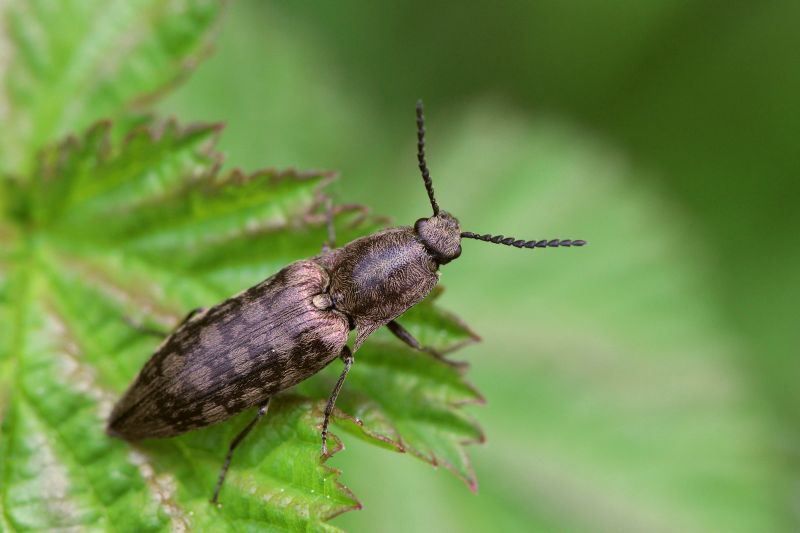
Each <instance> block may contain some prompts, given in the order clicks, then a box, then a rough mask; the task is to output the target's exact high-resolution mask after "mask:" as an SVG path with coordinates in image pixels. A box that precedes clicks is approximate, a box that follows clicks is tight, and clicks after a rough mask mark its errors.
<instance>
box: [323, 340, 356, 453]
mask: <svg viewBox="0 0 800 533" xmlns="http://www.w3.org/2000/svg"><path fill="white" fill-rule="evenodd" d="M339 357H341V358H342V361H344V369H343V370H342V373H341V374H340V375H339V381H337V382H336V386H335V387H333V392H332V393H331V397H330V398H328V405H326V406H325V418H323V419H322V455H327V454H328V422H330V419H331V412H333V406H334V405H335V404H336V397H337V396H339V391H340V390H342V385H343V384H344V378H346V377H347V373H348V372H350V367H351V366H353V361H354V359H353V352H351V351H350V348H349V347H347V346H345V347H344V349H343V350H342V354H341V355H340V356H339Z"/></svg>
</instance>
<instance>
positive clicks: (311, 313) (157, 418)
mask: <svg viewBox="0 0 800 533" xmlns="http://www.w3.org/2000/svg"><path fill="white" fill-rule="evenodd" d="M417 137H418V144H417V148H418V153H417V157H418V159H419V168H420V171H421V172H422V178H423V181H424V183H425V188H426V190H427V192H428V198H429V199H430V202H431V207H432V208H433V216H431V217H429V218H421V219H419V220H417V222H416V223H415V224H414V226H413V227H410V226H401V227H397V228H390V229H386V230H383V231H379V232H377V233H375V234H373V235H368V236H366V237H361V238H360V239H356V240H354V241H352V242H350V243H348V244H346V245H345V246H343V247H341V248H334V233H333V224H332V217H331V216H330V212H331V210H330V208H329V209H328V212H329V217H328V230H329V238H328V240H329V242H328V243H327V244H326V245H325V246H323V251H322V253H321V254H320V255H318V256H316V257H312V258H311V259H304V260H301V261H296V262H294V263H292V264H290V265H289V266H287V267H286V268H284V269H283V270H281V271H280V272H278V273H277V274H275V275H274V276H272V277H270V278H268V279H266V280H264V281H262V282H261V283H259V284H258V285H256V286H254V287H251V288H249V289H247V290H245V291H244V292H242V293H240V294H237V295H236V296H233V297H231V298H229V299H227V300H225V301H224V302H222V303H220V304H218V305H215V306H214V307H211V308H208V309H198V310H195V311H193V312H192V313H190V314H189V316H187V317H186V319H185V320H184V321H183V322H182V323H181V324H180V325H179V326H178V327H177V328H176V329H175V331H173V332H172V334H170V335H169V336H168V337H167V338H166V339H165V340H164V342H162V343H161V345H160V346H159V347H158V349H157V350H156V352H155V354H153V356H152V357H151V358H150V360H148V361H147V363H146V364H145V365H144V368H142V370H141V372H139V375H138V376H137V378H136V380H135V381H134V383H133V385H131V386H130V388H129V389H128V390H127V392H126V393H125V395H124V396H123V397H122V399H120V400H119V402H117V404H116V406H115V407H114V410H113V412H112V413H111V417H110V420H109V424H108V433H109V434H110V435H113V436H116V437H121V438H123V439H126V440H138V439H146V438H154V437H171V436H173V435H178V434H180V433H183V432H185V431H189V430H192V429H197V428H201V427H205V426H208V425H211V424H215V423H217V422H221V421H223V420H225V419H227V418H229V417H231V416H233V415H235V414H236V413H239V412H241V411H243V410H245V409H247V408H249V407H253V406H256V405H257V406H259V410H258V414H257V415H256V417H255V418H254V419H253V420H252V421H251V422H250V423H249V424H248V425H247V426H246V427H245V428H244V429H243V430H242V431H241V432H240V433H239V434H238V435H237V436H236V437H235V438H234V439H233V441H232V442H231V444H230V447H229V449H228V453H227V455H226V457H225V462H224V464H223V466H222V470H221V472H220V475H219V479H218V480H217V484H216V487H215V489H214V495H213V497H212V498H211V501H212V502H216V501H217V498H218V496H219V491H220V488H221V486H222V482H223V480H224V479H225V474H226V472H227V470H228V467H229V465H230V461H231V457H232V456H233V451H234V449H235V448H236V446H237V445H238V444H239V443H240V442H241V441H242V439H243V438H244V437H245V436H246V435H247V434H248V433H249V432H250V430H251V429H252V428H253V426H255V424H256V423H257V422H258V421H259V420H260V419H261V418H262V417H263V416H264V415H265V414H266V412H267V407H268V406H269V399H270V397H272V396H273V395H275V394H277V393H278V392H280V391H282V390H285V389H287V388H289V387H291V386H293V385H296V384H297V383H299V382H301V381H303V380H304V379H306V378H308V377H310V376H312V375H313V374H315V373H317V372H319V371H320V370H322V369H323V368H324V367H325V366H326V365H328V364H329V363H330V362H331V361H333V360H334V359H337V358H341V359H342V360H343V361H344V370H343V371H342V373H341V375H340V376H339V380H338V381H337V383H336V386H335V387H334V389H333V392H332V393H331V396H330V398H329V400H328V404H327V406H326V408H325V416H324V418H323V421H322V454H323V455H325V454H326V452H327V449H326V438H327V431H328V422H329V420H330V415H331V411H332V410H333V406H334V403H335V402H336V397H337V395H338V394H339V390H340V389H341V387H342V384H343V383H344V380H345V377H346V376H347V372H348V371H349V370H350V367H351V366H352V364H353V352H355V351H356V350H358V347H359V346H361V344H362V343H363V342H364V340H365V339H366V338H367V337H368V336H369V335H370V334H371V333H372V332H373V331H375V330H376V329H378V328H379V327H381V326H384V325H385V326H387V327H388V328H389V329H390V330H391V331H392V333H394V334H395V335H396V336H397V337H399V338H400V339H401V340H402V341H403V342H405V343H406V344H408V345H409V346H411V347H412V348H415V349H418V350H425V351H429V352H430V351H431V350H427V349H425V348H424V347H422V346H421V345H420V344H419V342H418V341H417V340H416V339H415V338H414V337H412V336H411V334H410V333H409V332H408V331H406V330H405V329H404V328H403V327H402V326H401V325H400V324H398V323H397V322H396V321H395V320H394V319H395V318H396V317H398V316H400V315H401V314H403V313H404V312H405V311H406V310H408V309H409V308H411V307H413V306H414V305H416V304H417V303H419V302H420V301H421V300H422V299H423V298H425V296H426V295H427V294H428V293H429V292H430V291H431V290H432V289H433V288H434V287H435V286H436V283H437V282H438V280H439V276H438V270H439V266H440V265H443V264H446V263H449V262H450V261H452V260H453V259H456V258H457V257H458V256H459V255H461V239H462V238H469V239H478V240H483V241H487V242H493V243H495V244H505V245H508V246H515V247H517V248H543V247H557V246H583V245H584V244H586V242H585V241H581V240H558V239H555V240H540V241H535V240H533V241H524V240H518V239H514V238H513V237H503V236H502V235H496V236H494V235H477V234H475V233H470V232H462V231H461V229H460V227H459V224H458V220H457V219H456V218H455V217H454V216H452V215H451V214H449V213H446V212H444V211H441V210H440V209H439V205H438V204H437V203H436V199H435V198H434V194H433V184H432V182H431V178H430V174H429V172H428V167H427V164H426V162H425V127H424V117H423V114H422V103H421V102H419V103H417ZM353 329H355V330H356V339H355V342H354V344H353V347H352V349H351V348H350V347H348V346H347V338H348V334H349V332H350V331H351V330H353Z"/></svg>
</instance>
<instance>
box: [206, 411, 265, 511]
mask: <svg viewBox="0 0 800 533" xmlns="http://www.w3.org/2000/svg"><path fill="white" fill-rule="evenodd" d="M269 400H270V398H267V402H266V403H265V404H264V405H262V406H261V407H259V408H258V413H257V414H256V417H255V418H254V419H253V420H251V421H250V423H249V424H247V425H246V426H245V427H244V429H243V430H241V431H240V432H239V434H238V435H236V436H235V437H234V438H233V440H232V441H231V445H230V446H229V447H228V453H227V455H225V462H224V463H223V464H222V470H220V472H219V478H218V479H217V485H216V487H214V496H212V497H211V503H217V497H218V496H219V489H221V488H222V482H223V481H224V480H225V474H227V473H228V467H230V466H231V458H232V457H233V450H235V449H236V447H237V446H238V445H239V443H240V442H242V440H244V438H245V437H246V436H247V434H248V433H250V430H252V429H253V427H254V426H255V425H256V424H258V421H259V420H261V419H262V418H264V415H265V414H267V410H268V409H269Z"/></svg>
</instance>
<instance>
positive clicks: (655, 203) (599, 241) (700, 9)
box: [159, 0, 800, 532]
mask: <svg viewBox="0 0 800 533" xmlns="http://www.w3.org/2000/svg"><path fill="white" fill-rule="evenodd" d="M798 20H800V3H797V2H781V1H763V2H722V1H716V0H694V1H686V0H657V1H649V2H638V1H631V0H613V1H608V0H606V1H602V2H601V1H595V0H584V1H581V2H572V1H569V2H564V1H560V0H559V1H556V0H544V1H543V0H538V1H535V2H530V1H508V2H495V3H460V4H454V3H452V2H423V1H406V2H399V1H387V2H372V3H365V2H355V1H350V0H342V1H339V2H327V3H326V2H307V1H299V2H275V1H269V2H265V1H256V0H249V1H245V0H238V1H237V2H233V3H231V5H230V9H229V11H228V13H227V16H226V19H225V20H224V22H223V24H222V25H221V28H220V39H219V41H218V44H217V47H216V50H215V52H214V54H213V56H212V57H211V58H210V59H209V60H208V61H207V62H205V63H203V64H201V65H200V67H199V68H198V70H197V72H196V73H195V74H194V75H193V76H192V77H191V78H190V79H189V80H188V82H187V83H186V84H184V85H182V86H181V87H180V88H179V89H178V90H177V91H175V92H174V93H173V94H172V95H171V96H170V97H169V98H168V99H167V100H165V101H163V102H162V103H161V104H159V108H160V109H159V110H160V111H161V112H163V113H166V114H174V115H176V116H177V117H179V118H180V119H182V120H189V119H192V120H205V121H218V120H224V121H225V122H226V123H227V128H226V130H225V133H224V135H223V137H222V139H221V145H222V148H223V149H224V151H225V152H226V154H227V155H228V160H229V161H235V162H236V164H237V165H241V166H243V167H245V168H248V169H253V168H257V167H263V166H273V167H286V166H294V167H298V168H320V167H323V168H330V169H336V170H339V171H340V172H341V174H342V177H341V180H340V181H339V182H338V183H337V184H336V185H335V187H334V190H335V193H336V196H337V200H338V201H340V202H362V203H365V204H367V205H369V206H371V207H372V208H373V209H374V210H375V211H376V212H378V213H381V214H387V215H390V216H392V217H393V219H394V220H395V221H397V222H398V223H401V224H408V223H411V222H412V221H413V220H415V219H416V218H418V217H420V216H425V215H427V213H428V211H429V207H428V205H427V200H426V197H425V194H424V189H423V187H422V184H421V180H420V178H419V176H418V173H417V170H416V165H415V157H414V151H415V146H414V144H415V137H414V135H415V133H414V118H413V114H414V103H415V101H416V100H417V98H423V99H424V100H425V103H426V108H427V118H428V124H427V125H428V132H429V135H428V154H429V164H430V167H431V170H432V174H433V177H434V181H435V186H436V191H437V195H438V199H439V202H440V204H441V205H442V206H443V207H444V208H445V209H447V210H450V211H452V212H453V213H455V214H456V215H457V216H458V217H459V218H460V220H461V222H462V228H463V229H465V230H470V231H475V232H479V233H483V232H491V233H503V234H506V235H514V236H517V237H524V238H526V239H532V238H537V239H538V238H555V237H560V238H584V239H587V240H588V241H590V246H589V247H587V248H583V249H565V250H544V251H540V250H536V251H533V252H530V251H520V250H516V249H511V248H506V247H500V246H494V245H490V244H486V243H480V242H477V241H466V242H465V243H464V253H463V255H462V257H461V258H460V259H459V260H458V261H456V262H454V263H452V264H451V265H448V266H447V267H445V268H444V269H443V276H442V282H443V284H444V285H445V286H446V287H447V292H446V294H445V296H444V297H443V303H444V304H445V305H446V306H447V307H448V308H450V309H451V310H454V311H456V312H457V313H459V314H460V315H461V316H462V317H463V318H464V319H465V320H467V321H468V323H469V324H470V325H471V326H472V327H473V328H474V329H475V330H476V331H477V332H479V333H480V334H481V335H482V337H483V339H484V342H482V343H480V344H478V345H476V346H473V347H470V348H468V349H465V350H463V351H461V352H459V354H458V356H459V357H460V358H463V359H465V360H467V361H469V362H470V363H471V364H472V370H471V374H470V375H471V379H472V381H473V383H474V384H475V385H477V387H478V388H479V389H480V390H481V391H482V392H483V393H484V394H485V396H486V398H487V401H488V403H487V405H485V406H482V407H476V408H475V409H473V410H472V412H473V414H474V415H475V416H477V417H478V418H479V419H480V420H481V422H482V425H483V427H484V430H485V432H486V435H487V438H488V441H487V443H486V444H485V445H483V446H477V447H472V448H471V453H472V456H473V458H474V467H475V470H476V472H477V475H478V480H479V484H480V489H479V491H478V492H477V493H476V494H473V493H471V492H470V491H469V490H468V489H467V488H466V487H465V486H464V485H463V484H461V482H459V481H458V480H457V479H456V478H455V477H454V476H452V475H450V474H449V473H447V472H445V471H435V470H433V469H431V468H430V467H429V466H428V465H426V464H424V463H422V462H420V461H417V460H415V459H414V458H412V457H410V456H406V455H399V454H391V453H389V452H386V451H383V450H379V449H377V448H373V447H370V446H369V445H366V444H364V443H361V442H357V441H356V440H355V439H353V438H349V439H347V450H346V452H344V453H342V454H339V455H338V456H337V457H336V458H335V459H334V460H333V461H334V463H335V465H336V466H338V467H340V468H341V469H343V470H344V472H345V474H344V476H343V481H344V482H345V483H346V484H347V485H348V486H350V487H351V488H352V489H353V490H354V492H355V493H356V494H358V495H359V497H360V499H361V500H362V503H363V504H364V509H363V510H362V511H360V512H355V513H349V514H346V515H343V516H341V517H338V518H336V519H335V520H334V523H335V524H337V525H339V526H341V527H345V528H348V529H350V530H352V531H387V532H388V531H438V532H451V531H452V532H472V531H536V530H559V531H564V530H583V531H588V530H592V531H596V530H608V531H623V530H632V531H789V530H797V529H798V528H800V480H798V470H799V467H800V454H798V450H799V449H800V394H798V381H800V379H799V378H800V359H799V358H798V355H799V354H798V333H797V331H798V330H797V326H796V324H795V323H796V321H797V316H798V309H797V307H798V306H797V303H796V302H797V301H798V295H800V276H798V272H800V268H799V267H800V247H798V236H797V232H798V229H800V225H799V224H798V222H799V221H798V218H800V217H798V200H800V185H798V176H800V157H798V146H797V143H798V140H800V136H799V135H798V133H800V128H799V125H800V98H798V95H800V54H799V53H798V50H800V35H799V34H798V31H797V21H798ZM356 364H357V363H356Z"/></svg>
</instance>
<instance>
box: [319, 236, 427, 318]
mask: <svg viewBox="0 0 800 533" xmlns="http://www.w3.org/2000/svg"><path fill="white" fill-rule="evenodd" d="M331 255H333V256H334V257H332V258H331V259H332V263H334V264H332V265H331V267H332V268H330V272H331V286H330V291H329V292H330V295H331V297H332V299H333V305H334V307H335V308H336V309H338V310H339V311H341V312H343V313H346V314H347V315H348V316H350V317H351V319H352V320H353V321H354V322H356V323H359V322H361V321H364V320H366V321H369V322H374V323H382V324H383V323H386V322H388V321H390V320H392V319H393V318H395V317H397V316H398V315H400V314H402V313H403V312H404V311H406V310H407V309H409V308H410V307H412V306H413V305H415V304H416V303H418V302H419V301H421V300H422V299H423V298H424V297H425V296H426V295H427V294H428V292H430V290H431V289H432V288H433V287H434V286H435V285H436V282H437V280H438V276H437V275H436V271H437V269H438V263H437V261H436V260H435V259H434V258H433V257H432V256H431V254H430V253H429V252H428V250H427V248H426V246H425V245H424V244H423V243H422V242H421V240H420V239H419V238H418V237H417V235H416V234H415V232H414V230H412V229H411V228H409V227H400V228H392V229H388V230H385V231H382V232H379V233H376V234H374V235H370V236H367V237H362V238H361V239H357V240H355V241H353V242H351V243H349V244H347V245H346V246H344V247H343V248H340V249H338V250H335V251H334V253H333V254H331ZM324 257H325V256H323V258H324Z"/></svg>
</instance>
